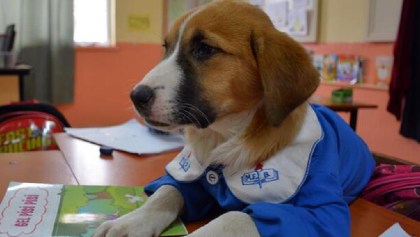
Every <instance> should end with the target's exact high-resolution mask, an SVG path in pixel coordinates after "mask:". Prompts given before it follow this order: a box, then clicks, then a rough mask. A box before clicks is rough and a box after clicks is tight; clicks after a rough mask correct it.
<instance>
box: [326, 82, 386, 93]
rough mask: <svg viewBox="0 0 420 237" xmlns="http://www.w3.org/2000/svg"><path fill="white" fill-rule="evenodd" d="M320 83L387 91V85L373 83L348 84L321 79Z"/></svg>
mask: <svg viewBox="0 0 420 237" xmlns="http://www.w3.org/2000/svg"><path fill="white" fill-rule="evenodd" d="M321 85H326V86H338V87H346V88H356V89H367V90H380V91H388V86H379V85H373V84H368V83H360V84H354V85H351V84H348V83H345V82H337V81H321Z"/></svg>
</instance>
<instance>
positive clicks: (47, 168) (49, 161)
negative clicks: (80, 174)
mask: <svg viewBox="0 0 420 237" xmlns="http://www.w3.org/2000/svg"><path fill="white" fill-rule="evenodd" d="M10 181H16V182H28V183H62V184H78V183H77V180H76V177H74V175H73V173H72V170H71V169H70V167H69V166H68V165H67V163H66V160H65V159H64V157H63V155H62V153H61V152H60V151H34V152H22V153H0V197H1V199H3V196H4V194H5V193H6V190H7V187H8V186H9V182H10Z"/></svg>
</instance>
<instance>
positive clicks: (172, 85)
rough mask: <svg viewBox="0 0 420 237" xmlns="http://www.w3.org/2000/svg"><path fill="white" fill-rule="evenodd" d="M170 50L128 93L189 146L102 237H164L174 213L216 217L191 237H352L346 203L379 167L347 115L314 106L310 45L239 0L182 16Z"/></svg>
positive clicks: (151, 121) (315, 79)
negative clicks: (138, 205) (310, 100)
mask: <svg viewBox="0 0 420 237" xmlns="http://www.w3.org/2000/svg"><path fill="white" fill-rule="evenodd" d="M164 47H165V49H166V52H165V55H164V58H163V60H162V61H161V62H160V63H159V64H158V65H157V66H156V67H155V68H154V69H152V70H151V71H150V72H149V73H148V74H147V75H146V76H145V77H144V79H143V80H142V81H141V82H140V83H139V84H138V85H137V86H136V87H135V88H134V89H133V91H132V93H131V98H132V100H133V104H134V106H135V108H136V110H137V111H138V113H139V114H140V115H141V116H142V117H143V118H144V120H145V122H146V123H147V124H148V125H149V126H152V127H155V128H157V129H160V130H167V131H171V130H178V129H183V130H184V132H185V139H186V145H185V147H184V149H183V150H182V151H181V152H180V154H179V155H178V156H177V157H175V159H174V160H173V161H171V162H170V163H169V164H168V165H167V167H166V171H167V175H165V176H163V177H161V178H159V179H157V180H155V181H153V182H152V183H150V184H149V185H147V186H146V187H145V191H146V192H147V193H148V194H149V195H151V197H150V199H149V200H148V201H147V202H146V204H145V205H144V206H142V207H141V208H139V209H138V210H136V211H134V212H132V213H130V214H127V215H126V216H123V217H121V218H119V219H117V220H113V221H109V222H106V223H104V224H103V225H101V226H100V228H98V230H97V232H96V234H95V236H96V237H102V236H106V237H116V236H130V237H131V236H142V237H143V236H144V237H149V236H159V234H160V233H161V232H162V231H163V230H164V229H165V228H166V227H167V226H168V225H169V224H170V223H171V222H172V221H173V220H175V218H177V217H178V216H181V217H182V218H183V219H184V221H194V220H199V219H202V218H205V217H207V216H209V215H210V214H214V213H223V214H221V215H219V216H218V217H217V218H215V219H214V220H212V221H211V222H209V223H208V224H207V225H204V226H203V227H201V228H200V229H198V230H196V231H195V232H193V233H191V234H190V235H188V236H197V237H203V236H219V237H220V236H241V237H245V236H311V237H314V236H322V237H326V236H349V235H350V215H349V210H348V204H349V203H350V202H351V201H352V200H354V199H355V198H356V197H357V196H358V194H359V192H360V191H361V190H362V188H363V187H364V186H365V184H366V183H367V182H368V180H369V178H370V175H371V173H372V171H373V168H374V165H375V164H374V162H373V159H372V156H371V154H370V152H369V150H368V148H367V146H366V145H365V143H364V142H363V141H362V140H361V139H360V138H359V137H358V136H357V135H356V134H355V133H354V132H353V131H352V130H351V129H350V128H349V126H348V125H347V124H346V123H345V122H344V121H343V120H341V119H340V118H339V117H338V116H337V115H336V114H335V113H334V112H332V111H330V110H328V109H326V108H324V107H322V106H318V105H311V104H309V103H308V102H307V100H308V98H309V97H310V96H311V94H312V93H313V92H314V91H315V89H316V88H317V86H318V83H319V76H318V73H317V71H316V70H315V69H314V67H313V66H312V63H311V60H310V57H309V56H308V54H307V53H306V51H305V50H304V49H303V48H302V47H301V46H300V45H299V44H298V43H296V42H295V41H293V40H292V39H291V38H290V37H288V36H287V35H286V34H284V33H281V32H279V31H277V30H276V29H275V28H274V27H273V25H272V23H271V21H270V19H269V18H268V17H267V16H266V15H265V14H264V13H263V11H261V10H259V9H258V8H256V7H254V6H252V5H249V4H247V3H244V2H241V1H214V2H212V3H210V4H208V5H206V6H204V7H202V8H199V9H196V10H194V11H191V12H188V13H186V14H185V15H183V16H182V17H181V18H180V19H178V20H177V21H176V22H175V24H174V26H173V28H172V30H171V31H170V32H169V34H168V36H167V37H166V39H165V43H164Z"/></svg>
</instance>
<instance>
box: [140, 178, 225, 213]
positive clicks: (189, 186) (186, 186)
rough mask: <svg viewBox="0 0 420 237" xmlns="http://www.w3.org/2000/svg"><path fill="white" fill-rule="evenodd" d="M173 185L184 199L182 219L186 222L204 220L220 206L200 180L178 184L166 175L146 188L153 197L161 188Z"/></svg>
mask: <svg viewBox="0 0 420 237" xmlns="http://www.w3.org/2000/svg"><path fill="white" fill-rule="evenodd" d="M163 185H172V186H174V187H175V188H176V189H177V190H178V191H180V192H181V194H182V197H183V198H184V209H183V213H182V215H181V218H182V219H183V220H185V221H195V220H199V219H203V218H204V217H205V216H207V215H208V214H209V213H211V212H212V211H214V209H215V208H216V207H217V208H218V205H216V202H215V200H214V198H212V196H211V195H210V194H208V192H207V191H206V190H204V188H203V187H202V186H201V185H200V183H199V180H197V181H194V182H183V183H182V182H178V181H176V180H175V179H174V178H172V177H171V176H170V175H164V176H162V177H160V178H158V179H156V180H155V181H153V182H151V183H149V184H148V185H146V186H145V187H144V191H145V193H146V194H147V195H149V196H150V195H152V194H153V193H154V192H155V191H156V190H157V189H158V188H159V187H161V186H163Z"/></svg>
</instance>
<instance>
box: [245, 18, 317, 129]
mask: <svg viewBox="0 0 420 237" xmlns="http://www.w3.org/2000/svg"><path fill="white" fill-rule="evenodd" d="M251 48H252V51H253V54H254V57H255V59H256V61H257V65H258V70H259V75H260V78H261V82H262V86H263V89H264V92H263V93H264V102H263V103H264V109H265V114H266V116H267V119H268V121H269V122H270V123H271V124H272V125H274V126H278V125H280V124H281V122H282V121H283V120H284V118H286V117H287V115H288V114H289V113H290V112H292V111H293V110H294V109H295V108H296V107H297V106H299V105H300V104H302V103H303V102H304V101H306V100H307V99H308V98H309V97H310V96H311V95H312V93H313V92H314V91H315V89H316V88H317V87H318V84H319V74H318V71H317V70H316V69H315V68H314V66H313V65H312V61H311V59H310V57H309V54H308V53H307V52H306V50H305V49H304V48H303V47H302V46H301V45H300V44H299V43H297V42H296V41H294V40H293V39H292V38H290V37H289V36H287V35H286V34H284V33H282V32H280V31H277V30H276V29H275V28H274V27H272V26H271V25H270V26H264V27H263V28H259V29H254V31H253V32H252V36H251Z"/></svg>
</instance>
